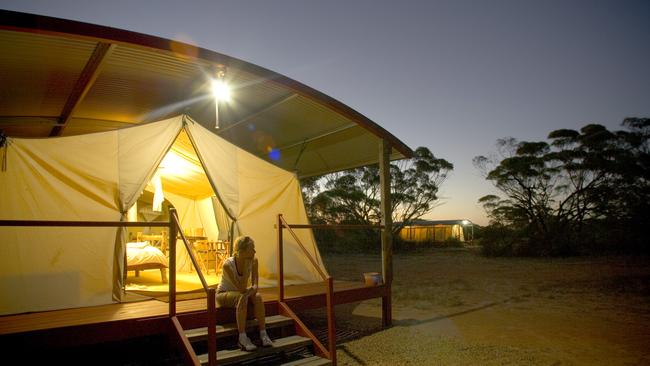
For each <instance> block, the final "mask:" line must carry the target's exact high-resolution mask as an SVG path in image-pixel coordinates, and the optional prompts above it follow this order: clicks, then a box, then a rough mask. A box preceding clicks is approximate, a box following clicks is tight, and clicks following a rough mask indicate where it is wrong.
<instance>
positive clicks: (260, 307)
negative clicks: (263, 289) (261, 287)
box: [253, 294, 266, 330]
mask: <svg viewBox="0 0 650 366" xmlns="http://www.w3.org/2000/svg"><path fill="white" fill-rule="evenodd" d="M253 301H254V302H253V304H255V317H256V318H257V323H258V325H259V328H260V330H264V329H266V315H265V312H264V301H263V300H262V295H260V294H255V298H254V299H253Z"/></svg>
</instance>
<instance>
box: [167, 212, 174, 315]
mask: <svg viewBox="0 0 650 366" xmlns="http://www.w3.org/2000/svg"><path fill="white" fill-rule="evenodd" d="M175 216H176V209H175V208H173V207H170V208H169V287H168V288H169V316H170V317H172V316H176V222H175V221H174V217H175Z"/></svg>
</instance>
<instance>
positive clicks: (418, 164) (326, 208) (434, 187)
mask: <svg viewBox="0 0 650 366" xmlns="http://www.w3.org/2000/svg"><path fill="white" fill-rule="evenodd" d="M452 169H453V165H452V164H451V163H450V162H448V161H447V160H445V159H438V158H436V157H435V156H434V155H433V154H432V153H431V151H429V149H427V148H426V147H418V148H417V149H416V150H415V154H414V156H413V158H411V159H404V160H401V161H398V162H396V163H392V164H391V165H390V174H391V183H392V184H391V193H392V202H391V203H392V209H393V222H394V223H395V225H394V226H393V234H396V233H397V232H399V230H400V229H401V228H402V227H403V226H404V225H407V224H408V223H409V222H411V221H412V220H415V219H417V218H419V217H422V216H423V215H424V214H426V213H428V212H430V211H431V210H432V209H433V208H434V207H435V205H436V202H437V201H438V199H439V197H438V195H437V194H438V190H439V188H440V186H441V185H442V184H443V183H444V181H445V179H446V178H447V175H448V173H449V172H450V171H451V170H452ZM301 183H302V187H303V196H304V198H305V205H306V207H307V212H308V215H309V218H310V220H311V221H312V222H314V223H328V224H368V225H373V224H378V223H379V222H380V218H381V211H380V184H379V168H378V166H376V165H373V166H366V167H361V168H356V169H351V170H347V171H344V172H338V173H332V174H327V175H324V176H321V177H312V178H307V179H303V180H302V182H301ZM369 235H371V234H369Z"/></svg>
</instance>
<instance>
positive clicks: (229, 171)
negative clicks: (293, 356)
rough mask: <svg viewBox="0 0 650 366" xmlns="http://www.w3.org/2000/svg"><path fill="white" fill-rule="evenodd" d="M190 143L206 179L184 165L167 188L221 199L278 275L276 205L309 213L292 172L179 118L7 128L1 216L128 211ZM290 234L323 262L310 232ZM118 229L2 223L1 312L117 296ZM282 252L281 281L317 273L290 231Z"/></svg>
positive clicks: (268, 270)
mask: <svg viewBox="0 0 650 366" xmlns="http://www.w3.org/2000/svg"><path fill="white" fill-rule="evenodd" d="M185 134H186V136H187V138H179V139H177V138H178V137H179V135H180V136H181V137H183V136H185ZM175 141H177V143H176V144H175V145H174V148H173V149H172V144H174V142H175ZM179 141H180V142H179ZM188 144H190V145H191V147H193V149H194V150H195V151H196V155H197V157H198V158H199V160H200V163H201V165H202V168H203V169H204V171H205V175H206V177H207V179H206V181H203V182H200V181H198V180H194V181H193V180H191V179H189V180H188V179H185V178H187V177H189V176H191V174H185V175H180V176H179V177H178V178H179V179H178V180H177V181H175V182H174V181H172V180H167V185H168V186H169V187H172V186H173V185H174V184H175V185H176V187H175V189H172V190H174V191H175V193H174V198H175V199H176V200H177V201H178V202H183V204H182V205H185V206H187V207H194V208H193V209H194V210H195V212H200V211H201V210H202V209H201V206H205V205H207V201H206V200H207V199H209V201H210V203H211V204H213V203H215V202H217V203H221V204H222V207H221V208H222V209H223V211H224V212H225V213H226V214H227V215H228V216H230V217H231V218H232V219H233V220H234V227H235V229H236V232H238V233H241V234H246V235H250V236H252V237H254V238H255V240H256V247H257V248H256V249H257V253H258V254H257V256H258V258H259V262H260V267H259V269H260V277H261V278H262V280H263V281H265V283H267V284H274V281H275V280H276V273H277V269H276V251H277V244H276V239H275V238H276V233H275V229H274V223H275V218H276V215H277V214H278V213H282V214H283V215H284V216H285V217H286V218H287V220H288V221H289V222H293V223H307V216H306V213H305V209H304V205H303V201H302V196H301V192H300V186H299V182H298V179H297V177H296V175H295V174H294V173H292V172H288V171H286V170H283V169H280V168H278V167H276V166H274V165H272V164H270V163H268V162H266V161H264V160H261V159H260V158H258V157H256V156H254V155H252V154H250V153H248V152H246V151H244V150H243V149H241V148H238V147H237V146H235V145H233V144H231V143H229V142H227V141H226V140H224V139H222V138H221V137H219V136H217V135H215V134H214V133H212V132H210V131H208V130H207V129H205V128H204V127H202V126H201V125H200V124H198V123H195V122H194V121H192V120H191V119H189V118H188V117H186V116H178V117H174V118H170V119H167V120H164V121H160V122H155V123H149V124H143V125H138V126H135V127H131V128H126V129H119V130H114V131H108V132H99V133H93V134H87V135H79V136H66V137H57V138H48V139H23V138H9V139H8V140H7V143H6V144H5V146H4V147H3V151H2V153H3V159H4V162H3V170H2V172H0V197H2V199H0V219H3V220H88V221H120V220H126V219H127V218H126V216H127V212H128V210H129V208H130V207H131V206H132V205H133V203H134V202H136V200H137V199H138V197H139V195H140V194H141V192H142V191H143V189H144V188H145V186H146V185H147V183H148V182H149V181H150V180H151V178H152V177H153V176H154V174H156V172H157V171H158V170H159V167H160V165H161V162H162V161H163V159H164V157H165V156H166V154H167V152H168V151H170V150H177V152H179V151H180V152H182V151H183V149H187V148H188V146H187V145H188ZM183 146H185V147H183ZM181 155H182V154H181ZM183 177H185V178H183ZM206 183H207V184H209V186H206ZM170 189H171V188H170ZM188 190H189V191H188ZM196 192H199V193H196ZM213 192H214V194H215V195H216V197H217V199H216V200H215V199H211V198H210V197H211V194H212V193H213ZM179 206H181V205H179ZM180 209H181V207H179V210H180ZM183 210H185V211H186V212H190V211H191V209H183ZM204 211H205V210H204ZM198 215H199V217H200V214H198ZM190 216H192V215H191V214H188V216H187V217H188V220H189V217H190ZM217 216H218V215H217ZM216 226H218V225H215V227H216ZM297 234H298V235H299V237H300V239H301V241H302V242H303V243H304V244H305V245H306V246H307V249H308V250H309V251H310V252H311V254H312V255H313V256H314V257H315V258H317V261H318V262H319V263H320V265H321V266H322V261H321V259H320V255H319V253H318V249H317V247H316V244H315V242H314V240H313V236H312V233H311V232H310V231H308V230H299V231H297ZM125 237H126V235H125V230H124V229H118V228H75V227H0V292H1V293H2V294H3V295H2V297H1V298H0V314H12V313H20V312H27V311H42V310H52V309H60V308H71V307H83V306H91V305H99V304H108V303H111V302H114V301H120V298H121V295H122V285H123V283H122V280H123V270H124V259H123V258H124V243H125V240H126V239H125ZM284 258H285V272H284V276H285V281H286V283H287V284H291V283H306V282H313V281H317V280H319V279H320V277H318V275H317V272H316V270H315V269H314V268H313V267H311V264H310V263H308V260H307V259H306V258H305V257H304V255H303V254H302V253H300V252H299V248H298V247H297V245H296V244H295V243H294V242H292V241H291V238H287V239H285V254H284Z"/></svg>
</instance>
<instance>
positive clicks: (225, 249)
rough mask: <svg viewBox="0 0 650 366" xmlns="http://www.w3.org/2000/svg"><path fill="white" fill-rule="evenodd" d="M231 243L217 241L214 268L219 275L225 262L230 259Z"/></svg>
mask: <svg viewBox="0 0 650 366" xmlns="http://www.w3.org/2000/svg"><path fill="white" fill-rule="evenodd" d="M229 244H230V243H229V242H228V241H223V240H217V241H216V242H215V254H214V256H215V257H214V262H215V263H214V267H215V271H216V272H217V273H218V272H219V271H220V270H221V267H222V266H223V262H224V261H225V260H226V259H227V258H228V257H230V250H229V249H230V245H229Z"/></svg>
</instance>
